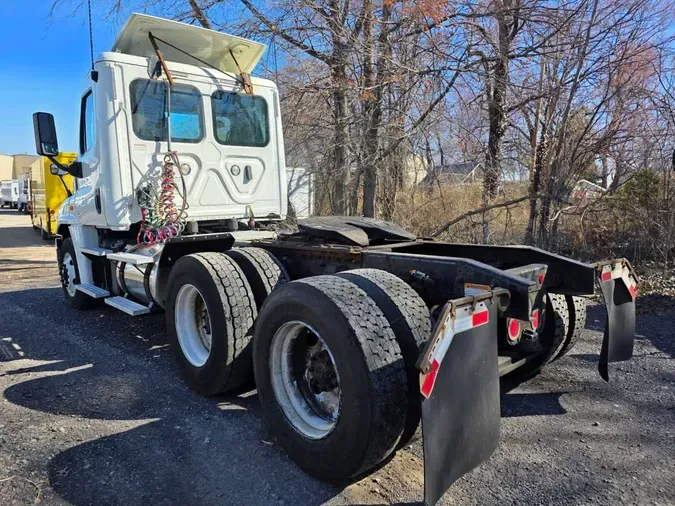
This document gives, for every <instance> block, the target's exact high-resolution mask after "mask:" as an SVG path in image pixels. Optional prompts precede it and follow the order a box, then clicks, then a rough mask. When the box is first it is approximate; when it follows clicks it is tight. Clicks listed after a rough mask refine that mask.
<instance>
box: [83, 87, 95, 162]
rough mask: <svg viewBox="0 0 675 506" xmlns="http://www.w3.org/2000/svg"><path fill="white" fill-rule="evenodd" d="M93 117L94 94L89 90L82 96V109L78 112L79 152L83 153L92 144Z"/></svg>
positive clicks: (93, 131)
mask: <svg viewBox="0 0 675 506" xmlns="http://www.w3.org/2000/svg"><path fill="white" fill-rule="evenodd" d="M95 127H96V122H95V118H94V94H93V93H92V92H91V90H90V91H88V92H87V94H86V95H85V96H84V97H82V111H81V113H80V153H81V154H84V153H86V152H87V151H89V150H90V149H91V148H92V147H93V146H94V136H95V135H96V128H95Z"/></svg>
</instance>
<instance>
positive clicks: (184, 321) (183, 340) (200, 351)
mask: <svg viewBox="0 0 675 506" xmlns="http://www.w3.org/2000/svg"><path fill="white" fill-rule="evenodd" d="M174 322H175V324H176V336H177V337H178V344H180V348H181V350H182V351H183V355H184V356H185V358H186V359H187V360H188V362H190V363H191V364H192V365H193V366H195V367H202V366H203V365H204V364H205V363H206V361H207V360H208V359H209V354H210V353H211V343H212V327H211V317H210V316H209V311H208V309H207V307H206V302H204V298H203V297H202V294H201V293H200V292H199V290H197V288H196V287H194V286H193V285H190V284H186V285H183V286H182V287H181V288H180V290H178V295H177V296H176V306H175V312H174Z"/></svg>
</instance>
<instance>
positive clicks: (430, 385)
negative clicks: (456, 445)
mask: <svg viewBox="0 0 675 506" xmlns="http://www.w3.org/2000/svg"><path fill="white" fill-rule="evenodd" d="M489 319H490V313H489V311H488V307H487V305H486V304H485V302H479V303H478V304H476V308H475V310H474V311H471V305H470V304H467V305H466V306H463V307H460V308H457V309H456V310H455V317H454V318H453V317H452V314H450V315H448V317H447V318H446V320H445V322H444V323H443V327H442V330H441V332H440V333H439V334H438V336H437V337H436V340H435V342H434V344H433V347H432V349H431V353H430V355H429V362H430V363H431V370H430V371H429V372H428V373H427V374H420V392H421V393H422V395H423V396H424V397H425V398H426V399H428V398H429V396H431V392H432V391H433V389H434V384H435V383H436V376H437V375H438V370H439V369H440V367H441V363H442V362H443V358H444V357H445V354H446V353H447V352H448V349H449V348H450V344H451V343H452V340H453V338H454V337H455V335H457V334H459V333H461V332H466V331H467V330H471V329H473V328H476V327H480V326H481V325H485V324H486V323H488V321H489Z"/></svg>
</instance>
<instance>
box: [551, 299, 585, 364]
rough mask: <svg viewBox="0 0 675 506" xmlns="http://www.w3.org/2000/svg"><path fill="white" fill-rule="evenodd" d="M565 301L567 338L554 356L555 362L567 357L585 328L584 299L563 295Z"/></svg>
mask: <svg viewBox="0 0 675 506" xmlns="http://www.w3.org/2000/svg"><path fill="white" fill-rule="evenodd" d="M565 300H566V301H567V311H568V313H569V328H568V329H567V338H566V339H565V342H564V343H563V346H562V348H561V349H560V351H558V354H557V355H556V356H555V360H558V359H559V358H561V357H563V356H565V355H567V354H568V353H569V352H570V351H571V350H572V348H574V346H575V345H576V344H577V341H579V338H580V337H581V333H582V332H583V330H584V328H585V327H586V302H587V300H586V297H579V296H576V295H565Z"/></svg>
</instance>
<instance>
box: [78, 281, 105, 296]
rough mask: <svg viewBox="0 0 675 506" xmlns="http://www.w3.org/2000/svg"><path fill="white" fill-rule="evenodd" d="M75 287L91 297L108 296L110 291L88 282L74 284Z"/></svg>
mask: <svg viewBox="0 0 675 506" xmlns="http://www.w3.org/2000/svg"><path fill="white" fill-rule="evenodd" d="M75 289H76V290H78V291H80V292H82V293H84V294H86V295H89V297H91V298H92V299H102V298H104V297H109V296H110V292H109V291H108V290H105V289H104V288H100V287H98V286H96V285H92V284H90V283H82V284H80V285H75Z"/></svg>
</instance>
